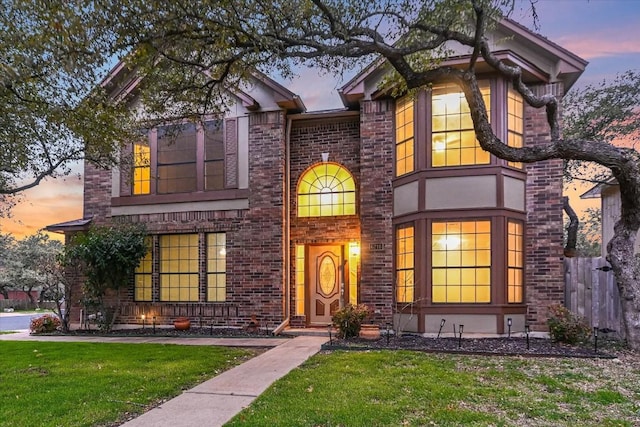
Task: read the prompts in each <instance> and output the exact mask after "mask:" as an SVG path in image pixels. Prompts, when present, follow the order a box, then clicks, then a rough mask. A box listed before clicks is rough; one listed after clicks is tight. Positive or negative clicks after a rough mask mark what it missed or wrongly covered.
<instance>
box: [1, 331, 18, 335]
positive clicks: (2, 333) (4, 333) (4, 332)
mask: <svg viewBox="0 0 640 427" xmlns="http://www.w3.org/2000/svg"><path fill="white" fill-rule="evenodd" d="M17 333H18V331H0V335H9V334H17Z"/></svg>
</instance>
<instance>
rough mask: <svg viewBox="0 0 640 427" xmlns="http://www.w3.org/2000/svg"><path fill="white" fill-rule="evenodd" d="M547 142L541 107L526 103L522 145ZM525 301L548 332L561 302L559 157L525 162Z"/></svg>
mask: <svg viewBox="0 0 640 427" xmlns="http://www.w3.org/2000/svg"><path fill="white" fill-rule="evenodd" d="M534 90H535V91H537V92H538V93H553V94H555V95H556V96H558V97H561V96H562V92H563V90H562V86H561V84H559V83H558V84H554V85H546V86H539V87H537V88H534ZM549 141H550V135H549V125H548V124H547V120H546V112H545V110H544V109H535V108H532V107H529V106H525V144H526V146H528V147H531V146H536V145H542V144H547V143H548V142H549ZM526 188H527V198H526V206H527V230H526V239H527V240H526V254H525V261H526V264H525V265H526V274H525V283H526V301H527V322H529V324H530V325H531V328H532V330H535V331H547V330H548V329H547V325H546V321H547V317H548V314H547V313H548V308H549V306H550V305H553V304H562V303H563V302H564V267H563V262H562V259H563V247H562V245H563V233H562V228H563V221H562V160H547V161H544V162H537V163H531V164H528V165H527V186H526Z"/></svg>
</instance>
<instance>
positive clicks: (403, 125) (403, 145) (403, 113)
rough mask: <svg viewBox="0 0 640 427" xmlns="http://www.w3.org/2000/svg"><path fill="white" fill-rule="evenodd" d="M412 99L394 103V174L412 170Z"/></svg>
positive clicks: (406, 98) (407, 98)
mask: <svg viewBox="0 0 640 427" xmlns="http://www.w3.org/2000/svg"><path fill="white" fill-rule="evenodd" d="M413 150H414V143H413V99H412V98H411V97H409V96H405V97H404V98H401V99H399V100H398V101H397V103H396V176H401V175H404V174H407V173H409V172H413Z"/></svg>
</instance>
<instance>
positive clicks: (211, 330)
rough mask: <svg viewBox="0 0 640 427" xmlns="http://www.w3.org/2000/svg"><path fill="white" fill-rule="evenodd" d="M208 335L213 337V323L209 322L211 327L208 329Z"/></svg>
mask: <svg viewBox="0 0 640 427" xmlns="http://www.w3.org/2000/svg"><path fill="white" fill-rule="evenodd" d="M209 334H210V335H213V322H211V326H210V328H209Z"/></svg>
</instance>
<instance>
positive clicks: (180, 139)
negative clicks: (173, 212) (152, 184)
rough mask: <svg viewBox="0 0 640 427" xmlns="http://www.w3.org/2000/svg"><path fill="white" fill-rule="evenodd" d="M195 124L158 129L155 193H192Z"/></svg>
mask: <svg viewBox="0 0 640 427" xmlns="http://www.w3.org/2000/svg"><path fill="white" fill-rule="evenodd" d="M196 136H197V133H196V125H195V124H193V123H189V124H185V125H181V126H166V127H161V128H158V194H169V193H185V192H190V191H196V183H197V178H196V170H197V168H196V145H197V144H196V142H197V141H196Z"/></svg>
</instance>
